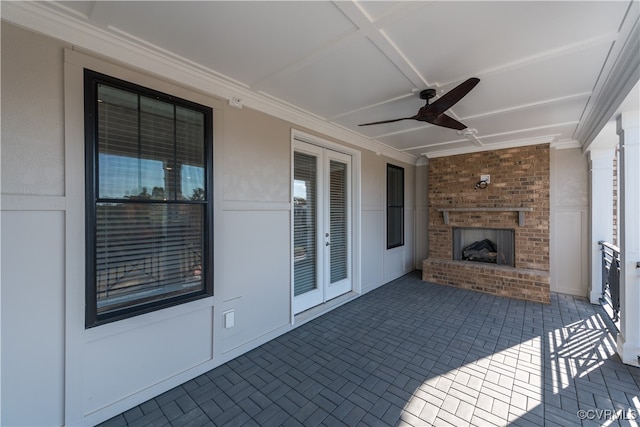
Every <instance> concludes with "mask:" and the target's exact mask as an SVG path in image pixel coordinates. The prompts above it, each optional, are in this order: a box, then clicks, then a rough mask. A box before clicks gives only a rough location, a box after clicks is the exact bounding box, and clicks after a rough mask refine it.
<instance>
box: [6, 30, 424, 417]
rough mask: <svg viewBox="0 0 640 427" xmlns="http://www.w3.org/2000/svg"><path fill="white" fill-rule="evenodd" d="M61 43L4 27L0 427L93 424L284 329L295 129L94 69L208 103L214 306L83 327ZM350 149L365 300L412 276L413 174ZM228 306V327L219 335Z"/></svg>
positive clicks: (76, 114) (72, 85)
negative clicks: (396, 223) (395, 175)
mask: <svg viewBox="0 0 640 427" xmlns="http://www.w3.org/2000/svg"><path fill="white" fill-rule="evenodd" d="M65 47H69V46H64V45H63V44H61V43H58V42H57V41H54V40H51V39H48V38H45V37H42V36H39V35H36V34H34V33H32V32H28V31H25V30H23V29H20V28H17V27H15V26H12V25H10V24H6V23H3V25H2V183H1V189H2V324H1V328H2V372H3V375H2V385H1V386H2V408H1V409H2V411H1V412H2V419H1V420H0V423H1V424H3V425H61V424H63V423H65V422H66V423H68V424H93V423H97V422H99V421H101V420H104V419H107V418H109V417H110V416H113V415H115V414H117V413H120V412H122V411H124V410H126V409H128V408H129V407H131V406H133V405H135V404H137V403H140V402H142V401H144V400H146V399H149V398H150V397H153V396H154V395H156V394H159V393H161V392H162V391H164V390H167V389H169V388H171V387H173V386H175V385H177V384H179V383H180V382H182V381H186V380H188V379H189V378H192V377H194V376H196V375H198V374H200V373H202V372H204V371H206V370H209V369H211V368H213V367H215V366H218V365H219V364H221V363H224V362H226V361H227V360H230V359H231V358H233V357H235V356H237V355H238V354H242V353H243V352H245V351H247V350H249V349H251V348H253V347H255V346H257V345H259V344H261V343H262V342H265V341H266V340H268V339H270V338H273V337H274V336H277V335H279V334H281V333H284V332H286V331H288V330H290V329H291V328H292V327H295V325H294V326H292V325H291V317H292V316H291V309H290V304H291V303H290V298H291V283H290V282H291V274H290V263H291V262H290V253H291V249H290V244H291V243H290V215H291V207H290V206H291V203H290V201H291V194H290V192H291V184H290V182H291V181H290V180H291V173H290V170H291V163H290V162H291V131H292V129H298V127H297V126H296V125H295V124H292V123H288V122H286V121H283V120H280V119H276V118H274V117H272V116H269V115H268V114H265V113H261V112H258V111H255V110H251V109H249V108H243V109H236V108H233V107H230V106H228V105H227V104H226V102H224V100H221V99H217V98H216V97H215V96H214V95H213V94H211V93H207V88H206V87H199V88H183V87H181V85H180V84H179V83H171V82H167V81H164V80H163V79H162V78H161V77H160V78H156V77H150V76H149V75H146V73H145V71H144V70H139V71H141V72H132V71H130V70H127V69H123V68H122V67H119V66H116V65H113V63H111V61H108V60H107V61H103V60H95V61H94V60H93V59H91V60H88V61H89V62H91V63H92V64H98V65H99V64H103V63H106V64H107V65H104V67H105V68H104V70H106V71H105V72H107V73H110V72H111V71H113V72H118V73H121V75H117V76H116V77H120V78H127V79H129V78H131V79H134V80H133V82H134V83H138V84H143V85H147V86H149V87H153V88H157V89H158V90H163V91H165V92H167V91H169V92H173V93H175V94H176V95H178V96H183V97H187V98H188V99H190V98H197V99H194V100H195V101H196V102H201V103H204V104H207V105H211V106H213V108H214V111H215V112H214V128H215V130H214V132H215V136H214V146H215V147H214V150H215V153H214V175H215V179H214V193H215V196H214V197H215V201H214V203H215V208H214V209H215V226H214V235H215V237H214V240H215V271H214V276H215V281H214V296H213V297H211V298H208V299H205V300H199V301H196V302H193V303H188V304H183V305H180V306H177V307H172V308H170V309H166V310H161V311H159V312H154V313H148V314H146V315H142V316H136V317H134V318H132V319H127V320H125V321H120V322H114V323H111V324H109V325H104V326H101V327H97V328H92V329H91V330H88V331H87V330H84V323H83V316H84V279H83V277H84V276H83V275H84V252H83V247H84V234H83V233H84V231H83V222H84V199H83V197H84V196H83V191H82V188H83V185H84V184H83V168H84V165H83V160H82V159H83V141H82V126H83V125H82V120H83V116H82V111H81V110H82V107H81V106H82V93H81V88H82V82H81V77H80V76H81V69H82V66H81V62H82V61H80V62H78V61H79V60H78V58H81V57H83V55H82V54H79V53H77V52H72V54H71V55H67V56H68V57H67V59H66V60H65V59H64V58H65V56H64V48H65ZM88 54H89V56H88V57H89V58H92V57H93V54H91V53H90V52H88ZM96 56H97V55H96ZM69 57H72V58H73V59H71V60H70V59H69ZM74 61H75V62H74ZM114 63H115V61H114ZM100 66H101V67H102V66H103V65H100ZM118 70H121V71H118ZM97 71H101V70H97ZM151 71H153V74H154V75H155V76H157V73H158V70H151ZM150 74H151V73H150ZM301 130H302V131H308V130H307V129H301ZM319 136H321V137H322V135H319ZM333 142H338V143H340V144H344V145H345V146H348V147H349V148H350V149H355V148H356V147H354V146H349V145H348V144H345V143H344V142H340V141H333ZM358 150H359V151H360V156H361V180H360V182H361V188H360V190H361V205H362V209H361V211H360V212H356V213H354V214H356V215H358V217H359V218H360V234H359V236H357V238H358V239H359V240H360V244H361V247H362V253H361V255H360V260H359V261H360V272H359V274H360V286H361V290H362V291H363V292H366V291H369V290H371V289H374V288H376V287H378V286H380V285H382V284H384V283H386V282H387V281H389V280H391V279H393V278H396V277H398V276H399V275H402V274H404V273H405V272H408V271H410V270H412V269H413V268H414V258H415V256H414V237H413V236H414V234H415V233H414V217H415V198H414V195H415V181H416V179H415V175H414V166H413V165H409V164H402V163H399V162H396V161H393V160H389V159H387V158H385V157H382V156H378V155H376V154H375V153H373V152H371V151H367V150H363V149H358ZM387 162H391V163H394V164H398V165H400V166H403V167H404V168H405V200H406V209H405V211H406V212H405V246H404V247H401V248H395V249H394V250H391V251H387V250H386V244H385V233H384V230H385V227H384V224H385V222H384V218H385V197H386V196H385V194H386V192H385V174H386V163H387ZM230 308H233V309H234V310H236V326H235V327H234V328H232V329H226V330H225V329H223V328H222V326H221V323H222V322H221V319H222V312H223V311H225V310H227V309H230ZM185 349H189V350H188V351H185ZM34 408H38V410H37V411H36V410H34Z"/></svg>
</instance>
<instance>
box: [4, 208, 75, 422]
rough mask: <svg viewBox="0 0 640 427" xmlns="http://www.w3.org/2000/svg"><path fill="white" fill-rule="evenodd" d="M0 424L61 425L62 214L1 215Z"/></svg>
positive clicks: (62, 404)
mask: <svg viewBox="0 0 640 427" xmlns="http://www.w3.org/2000/svg"><path fill="white" fill-rule="evenodd" d="M1 233H2V260H1V263H2V278H1V280H2V408H1V410H0V413H1V414H2V418H1V419H0V425H7V426H8V425H33V426H36V425H62V424H63V423H64V419H63V414H64V377H63V375H64V212H62V211H44V212H42V211H40V212H38V211H29V212H24V211H3V212H2V231H1Z"/></svg>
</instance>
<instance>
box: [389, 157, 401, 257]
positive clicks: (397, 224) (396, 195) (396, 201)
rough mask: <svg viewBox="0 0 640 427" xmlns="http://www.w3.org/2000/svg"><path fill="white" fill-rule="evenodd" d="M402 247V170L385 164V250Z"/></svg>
mask: <svg viewBox="0 0 640 427" xmlns="http://www.w3.org/2000/svg"><path fill="white" fill-rule="evenodd" d="M402 245H404V169H403V168H401V167H400V166H395V165H392V164H387V249H392V248H396V247H398V246H402Z"/></svg>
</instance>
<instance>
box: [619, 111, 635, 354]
mask: <svg viewBox="0 0 640 427" xmlns="http://www.w3.org/2000/svg"><path fill="white" fill-rule="evenodd" d="M617 129H618V135H619V137H620V157H619V161H620V163H619V165H618V167H619V168H620V183H619V188H620V192H619V199H620V212H619V213H618V216H619V218H620V222H619V224H620V257H621V263H620V264H621V265H620V333H619V334H618V354H619V355H620V358H621V359H622V361H623V362H624V363H627V364H629V365H634V366H640V360H639V359H640V268H638V263H640V112H638V111H634V112H629V113H623V114H622V115H621V116H620V117H618V120H617Z"/></svg>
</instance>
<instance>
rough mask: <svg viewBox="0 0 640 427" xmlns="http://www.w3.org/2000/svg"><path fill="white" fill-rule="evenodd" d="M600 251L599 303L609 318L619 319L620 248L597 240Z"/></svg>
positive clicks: (615, 320)
mask: <svg viewBox="0 0 640 427" xmlns="http://www.w3.org/2000/svg"><path fill="white" fill-rule="evenodd" d="M598 244H599V245H600V249H601V251H602V296H601V297H600V303H601V304H602V305H603V307H605V311H607V312H608V313H609V315H610V316H611V319H612V320H613V321H614V322H617V321H618V320H619V319H620V248H618V247H617V246H614V245H612V244H611V243H609V242H604V241H599V242H598Z"/></svg>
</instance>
